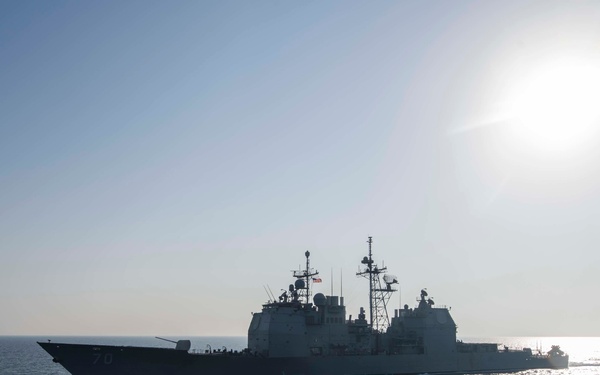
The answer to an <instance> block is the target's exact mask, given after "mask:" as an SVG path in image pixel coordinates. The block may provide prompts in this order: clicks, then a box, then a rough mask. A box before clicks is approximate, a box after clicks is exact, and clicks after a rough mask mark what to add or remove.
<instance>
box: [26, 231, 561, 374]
mask: <svg viewBox="0 0 600 375" xmlns="http://www.w3.org/2000/svg"><path fill="white" fill-rule="evenodd" d="M367 242H368V244H369V246H368V248H369V252H368V256H365V257H364V258H363V259H362V261H361V264H362V266H359V272H357V275H358V276H361V277H364V278H365V279H367V280H368V282H369V301H368V302H369V306H368V309H369V310H368V320H367V314H366V311H365V309H364V308H362V307H361V308H360V310H359V313H358V314H357V317H356V318H355V319H353V318H352V315H350V316H348V317H346V307H345V305H344V298H343V297H342V296H334V295H330V296H325V295H323V294H322V293H316V294H315V295H314V296H312V294H311V284H312V283H313V282H320V281H321V279H320V278H319V277H318V275H319V273H318V271H316V270H314V269H313V268H311V267H310V253H309V252H308V251H306V253H305V257H306V267H305V269H299V270H297V271H293V277H294V278H295V280H294V279H292V280H294V283H293V284H290V285H289V287H288V288H286V289H283V290H284V292H283V293H282V294H281V295H280V296H278V297H275V296H274V295H273V294H272V293H271V294H270V296H269V301H268V302H266V303H265V304H263V305H262V310H261V312H257V313H254V314H253V315H252V320H251V322H250V326H249V328H248V345H247V348H245V349H243V350H241V351H233V350H229V351H228V350H226V349H223V350H221V349H219V350H211V349H208V350H205V351H202V352H196V351H194V350H190V347H191V342H190V341H189V340H179V341H173V343H174V344H175V347H174V348H160V347H132V346H110V345H93V344H91V345H87V344H86V345H82V344H68V343H55V342H50V341H49V342H38V344H39V345H40V346H41V347H42V348H43V349H44V350H46V351H47V352H48V353H49V354H50V355H51V356H52V360H53V361H54V362H56V363H58V364H60V365H62V366H63V367H64V368H65V369H66V370H67V371H69V372H70V373H71V374H73V375H80V374H86V375H95V374H98V375H99V374H111V375H124V374H127V375H137V374H139V375H142V374H143V375H154V374H169V375H238V374H242V373H244V374H257V375H359V374H361V375H379V374H422V373H428V374H463V373H498V372H516V371H522V370H528V369H542V368H543V369H564V368H567V367H568V364H569V356H568V355H567V354H565V353H564V352H563V351H562V350H561V349H560V348H559V347H558V346H552V349H551V350H550V351H549V352H547V353H542V352H541V351H536V352H534V351H532V349H531V348H521V349H514V348H508V347H506V346H502V345H501V344H497V343H487V342H483V343H466V342H462V341H461V340H457V337H456V333H457V326H456V324H455V323H454V320H453V319H452V316H451V315H450V309H449V308H447V307H443V306H436V305H435V304H434V302H433V299H432V298H431V297H429V296H428V293H427V290H425V289H423V290H421V292H420V296H419V297H418V298H417V301H418V303H417V304H416V306H414V307H412V308H411V307H409V306H408V305H404V306H403V308H400V309H395V310H394V311H393V315H391V316H390V314H388V304H389V301H390V297H391V296H392V294H393V293H394V292H396V291H397V289H396V284H398V279H397V278H396V277H395V276H392V275H390V274H388V273H386V271H387V268H386V267H378V266H377V264H376V263H375V262H374V260H373V256H372V243H373V241H372V237H369V240H368V241H367ZM360 267H362V268H360ZM331 294H333V293H331ZM340 294H341V293H340ZM311 297H312V299H311Z"/></svg>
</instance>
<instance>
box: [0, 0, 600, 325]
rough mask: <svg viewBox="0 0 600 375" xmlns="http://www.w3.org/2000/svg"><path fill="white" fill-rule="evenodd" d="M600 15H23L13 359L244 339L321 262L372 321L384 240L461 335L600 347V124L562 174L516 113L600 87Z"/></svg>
mask: <svg viewBox="0 0 600 375" xmlns="http://www.w3.org/2000/svg"><path fill="white" fill-rule="evenodd" d="M598 16H600V5H599V4H598V3H597V2H585V1H581V2H548V1H543V2H542V1H515V2H502V3H499V2H498V3H492V2H470V1H455V2H430V1H425V2H424V1H414V2H412V1H410V2H409V1H404V2H385V1H377V2H352V1H351V2H349V1H344V2H333V1H332V2H316V1H314V2H313V1H308V2H263V1H259V2H242V1H204V2H193V1H190V2H186V1H182V2H177V3H175V4H173V3H167V2H153V1H129V2H125V3H123V2H113V1H104V2H88V3H79V2H69V1H60V2H58V1H57V2H42V1H31V2H20V1H5V2H2V3H1V4H0V50H1V51H2V54H1V58H0V65H1V66H0V67H1V69H0V108H1V109H2V110H0V285H2V288H0V298H2V300H3V301H5V302H4V303H3V305H4V308H3V311H2V313H0V314H1V315H0V318H1V319H0V334H69V335H70V334H82V335H85V334H107V335H114V334H125V335H155V334H156V335H158V334H168V335H244V334H245V332H246V329H247V324H248V323H249V317H250V315H249V312H251V311H257V310H259V309H260V305H261V303H263V302H264V301H265V299H266V296H265V294H264V291H263V287H262V286H263V285H267V284H268V285H270V286H271V288H272V289H273V290H279V288H285V287H286V286H287V284H289V281H290V274H289V270H290V269H293V268H297V265H298V264H300V263H301V262H302V261H303V254H304V251H305V250H310V251H311V252H312V254H313V261H314V265H315V266H316V267H317V268H318V269H319V270H320V271H321V272H322V276H323V279H324V283H323V285H321V286H318V287H317V288H321V289H322V290H321V291H323V292H329V287H330V281H331V272H332V271H331V270H333V273H334V279H335V280H336V283H337V280H338V278H339V273H340V272H342V273H343V276H344V294H345V296H346V301H347V303H348V313H349V314H353V315H356V311H358V308H359V307H360V306H365V305H367V304H368V301H367V300H366V296H367V286H366V285H365V284H364V283H363V282H362V280H361V279H356V277H355V275H354V273H355V272H356V267H357V265H358V264H359V261H360V259H362V256H364V255H365V254H364V253H365V251H366V243H365V241H366V239H367V236H369V235H371V236H374V240H375V251H376V256H377V257H378V258H379V259H384V260H385V264H386V265H387V266H388V267H389V268H390V270H394V271H393V272H395V273H396V274H397V275H398V276H399V280H400V283H401V287H402V296H401V298H402V303H407V301H412V300H413V297H416V296H417V294H418V292H419V290H420V289H421V288H423V287H428V288H429V290H430V294H431V295H434V296H435V297H436V301H438V302H439V303H442V304H445V305H451V306H453V307H454V308H453V310H452V312H453V314H454V316H455V320H456V321H457V323H458V325H459V327H460V330H459V334H460V333H463V334H464V335H471V336H473V335H567V336H579V335H600V331H598V327H597V326H596V324H595V323H596V317H597V316H598V313H600V303H599V302H597V301H593V300H591V299H590V298H589V297H590V296H593V294H592V293H594V289H593V286H594V285H598V282H600V279H599V277H598V276H597V272H596V269H595V267H594V264H597V261H598V260H599V259H598V255H597V251H595V248H596V244H597V243H598V239H599V238H598V237H599V235H598V231H597V227H598V223H599V220H598V212H599V208H600V200H599V198H598V196H597V194H596V191H597V189H598V188H599V187H600V179H599V178H598V176H600V175H599V174H598V166H599V165H598V160H600V159H599V158H598V156H600V155H598V151H597V150H598V149H600V148H598V147H597V146H598V141H599V138H598V135H597V134H596V131H595V129H596V128H597V126H596V125H597V122H595V123H593V126H591V127H586V128H585V129H586V130H585V132H580V133H583V134H584V136H583V137H581V138H577V139H576V142H575V143H574V144H575V146H573V147H570V148H569V149H568V150H567V151H565V152H557V151H554V152H547V153H541V152H538V151H539V148H538V146H539V145H540V143H541V142H542V141H541V139H544V137H541V136H540V135H539V134H540V133H539V132H540V127H539V125H536V126H533V125H531V124H522V126H521V125H519V124H520V123H519V124H517V122H515V121H513V119H512V117H511V116H512V114H511V113H508V112H509V111H507V110H506V108H508V107H507V106H506V103H510V102H511V101H513V100H514V98H515V97H518V95H517V94H516V93H518V92H519V89H518V88H519V87H520V86H519V84H520V83H522V82H529V81H528V80H529V79H530V77H532V76H535V74H536V72H539V71H541V68H540V67H542V66H545V64H555V63H556V61H559V62H561V64H562V65H561V67H563V68H564V67H566V70H567V71H570V72H572V71H577V70H579V71H581V69H579V67H580V66H583V65H585V66H588V65H589V66H600V65H598V64H597V63H598V61H600V60H599V57H600V50H599V48H598V46H600V43H599V42H600V40H599V39H600V26H598V23H597V20H598ZM565 59H567V60H569V59H571V60H573V61H577V62H578V64H580V65H577V64H574V63H570V65H569V64H567V63H564V61H566V60H565ZM571 60H569V61H571ZM584 63H585V64H584ZM581 64H583V65H581ZM586 74H588V73H586ZM593 74H595V73H594V72H591V73H589V75H590V77H592V75H593ZM567 78H569V77H567ZM544 79H545V80H551V78H547V77H545V78H544ZM569 79H570V78H569ZM589 81H590V82H594V81H593V79H592V78H590V79H589ZM584 85H585V83H584ZM555 86H557V84H556V85H555ZM557 89H558V91H566V90H565V89H563V90H561V88H560V87H557ZM588 89H589V88H587V87H584V88H582V89H580V90H579V89H576V90H573V91H574V92H572V93H571V94H570V95H571V96H573V95H582V97H583V96H586V97H590V96H593V95H594V94H595V93H596V92H595V91H586V90H588ZM590 93H591V94H590ZM537 96H543V95H540V94H537ZM548 107H551V106H548ZM591 111H592V112H591V114H590V116H592V115H593V116H596V113H595V112H593V109H591ZM549 113H550V115H552V112H549ZM594 119H596V117H594ZM507 124H508V125H507ZM515 124H517V125H515ZM574 126H576V124H575V125H573V124H565V125H564V126H562V125H560V126H559V131H560V132H564V133H560V134H564V137H565V138H568V137H569V136H570V135H569V134H570V133H569V132H570V131H571V130H569V129H573V128H574ZM527 127H528V129H529V131H528V132H520V133H519V131H520V130H519V129H521V130H522V129H524V128H527ZM514 129H517V130H516V132H515V131H513V130H514ZM542 131H544V130H542ZM523 134H534V136H531V137H524V136H523ZM536 134H537V135H536ZM577 134H579V133H577ZM340 270H341V271H340ZM335 287H336V288H337V287H338V286H337V285H336V286H335ZM579 300H586V304H587V306H586V308H584V309H573V308H571V307H569V306H571V305H572V304H574V303H577V301H579ZM515 305H517V306H519V309H518V313H517V312H514V311H512V310H511V311H508V312H507V311H506V307H507V306H515ZM532 316H535V317H536V318H535V319H532ZM490 321H494V324H490Z"/></svg>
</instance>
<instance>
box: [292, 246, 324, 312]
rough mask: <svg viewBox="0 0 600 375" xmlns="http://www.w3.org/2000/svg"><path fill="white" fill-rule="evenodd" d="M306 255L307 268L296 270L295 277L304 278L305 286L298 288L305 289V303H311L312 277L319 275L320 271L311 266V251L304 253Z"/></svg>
mask: <svg viewBox="0 0 600 375" xmlns="http://www.w3.org/2000/svg"><path fill="white" fill-rule="evenodd" d="M304 256H305V257H306V269H305V270H303V271H300V270H298V271H294V277H295V278H297V279H298V280H302V279H304V280H303V281H304V288H298V289H304V290H305V292H304V293H302V294H303V296H302V297H304V299H305V302H304V303H310V283H311V281H312V277H313V276H317V275H318V274H319V271H317V270H313V269H311V268H310V251H308V250H307V251H306V252H305V253H304Z"/></svg>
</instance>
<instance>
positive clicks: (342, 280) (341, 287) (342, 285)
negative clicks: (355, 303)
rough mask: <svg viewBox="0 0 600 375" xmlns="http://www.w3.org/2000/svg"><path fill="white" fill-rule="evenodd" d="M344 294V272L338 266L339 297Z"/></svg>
mask: <svg viewBox="0 0 600 375" xmlns="http://www.w3.org/2000/svg"><path fill="white" fill-rule="evenodd" d="M343 296H344V274H343V272H342V269H341V268H340V297H343Z"/></svg>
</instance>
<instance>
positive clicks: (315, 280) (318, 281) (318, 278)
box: [313, 277, 323, 283]
mask: <svg viewBox="0 0 600 375" xmlns="http://www.w3.org/2000/svg"><path fill="white" fill-rule="evenodd" d="M322 281H323V280H321V278H320V277H313V283H320V282H322Z"/></svg>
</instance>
